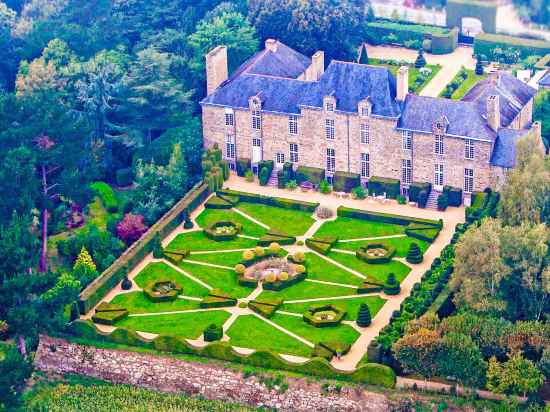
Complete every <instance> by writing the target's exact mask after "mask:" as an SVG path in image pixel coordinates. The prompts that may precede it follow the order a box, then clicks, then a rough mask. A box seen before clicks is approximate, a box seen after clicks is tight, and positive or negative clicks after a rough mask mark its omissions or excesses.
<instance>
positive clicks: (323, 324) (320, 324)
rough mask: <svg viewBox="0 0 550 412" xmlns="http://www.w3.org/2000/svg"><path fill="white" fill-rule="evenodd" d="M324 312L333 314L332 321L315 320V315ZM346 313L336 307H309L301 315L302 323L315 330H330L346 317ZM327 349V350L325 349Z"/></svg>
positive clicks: (330, 305) (329, 305)
mask: <svg viewBox="0 0 550 412" xmlns="http://www.w3.org/2000/svg"><path fill="white" fill-rule="evenodd" d="M325 311H331V312H334V315H335V316H334V319H316V318H315V314H316V313H318V312H325ZM346 313H347V312H346V311H345V310H342V309H340V308H339V307H338V306H336V305H332V304H328V305H316V306H310V307H309V308H308V310H306V311H305V312H304V314H303V319H304V322H306V323H309V324H310V325H311V326H315V327H316V328H330V327H335V326H338V325H339V324H340V323H341V322H342V319H344V316H346ZM327 349H328V348H327Z"/></svg>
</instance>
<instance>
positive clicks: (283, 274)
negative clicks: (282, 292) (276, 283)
mask: <svg viewBox="0 0 550 412" xmlns="http://www.w3.org/2000/svg"><path fill="white" fill-rule="evenodd" d="M279 280H282V281H285V280H288V273H286V272H281V273H279Z"/></svg>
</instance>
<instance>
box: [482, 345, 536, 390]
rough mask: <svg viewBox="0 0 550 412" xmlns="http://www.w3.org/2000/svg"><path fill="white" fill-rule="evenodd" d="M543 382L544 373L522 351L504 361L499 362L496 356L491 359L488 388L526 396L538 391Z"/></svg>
mask: <svg viewBox="0 0 550 412" xmlns="http://www.w3.org/2000/svg"><path fill="white" fill-rule="evenodd" d="M543 383H544V377H543V375H542V373H541V372H540V371H539V370H538V369H537V367H536V366H535V364H534V363H533V362H531V361H530V360H528V359H524V358H523V356H522V355H521V353H516V354H514V355H512V357H511V358H510V359H509V360H508V361H506V362H504V363H499V362H498V361H497V360H496V358H495V357H492V358H491V359H489V368H488V369H487V388H488V389H489V390H492V391H493V392H496V393H507V394H516V395H523V396H526V395H527V394H528V393H534V392H536V391H537V390H538V389H539V388H540V387H541V386H542V384H543Z"/></svg>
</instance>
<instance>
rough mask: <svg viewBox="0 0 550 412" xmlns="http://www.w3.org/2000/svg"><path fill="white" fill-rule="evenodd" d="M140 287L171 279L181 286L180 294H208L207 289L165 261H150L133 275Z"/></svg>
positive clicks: (198, 295)
mask: <svg viewBox="0 0 550 412" xmlns="http://www.w3.org/2000/svg"><path fill="white" fill-rule="evenodd" d="M134 280H135V282H136V284H137V285H138V286H139V287H140V288H145V287H146V286H147V285H151V284H153V283H155V282H159V281H163V280H172V281H174V282H176V283H177V284H178V285H180V286H181V287H182V288H183V292H182V295H186V296H195V297H199V298H200V297H202V296H205V295H207V294H208V289H206V288H205V287H204V286H202V285H200V284H199V283H197V282H195V281H193V280H192V279H189V278H188V277H187V276H185V275H183V274H182V273H180V272H178V271H177V270H175V269H173V268H171V267H170V266H168V265H167V264H166V263H163V262H157V263H150V264H149V265H147V266H146V267H145V269H143V270H142V271H141V272H139V274H138V275H137V276H136V277H135V279H134Z"/></svg>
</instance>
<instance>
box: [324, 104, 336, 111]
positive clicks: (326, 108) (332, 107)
mask: <svg viewBox="0 0 550 412" xmlns="http://www.w3.org/2000/svg"><path fill="white" fill-rule="evenodd" d="M325 110H326V111H327V112H333V111H334V103H332V102H327V103H326V104H325Z"/></svg>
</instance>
